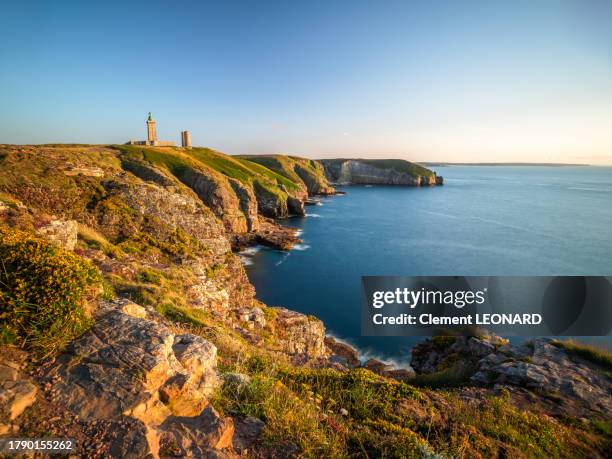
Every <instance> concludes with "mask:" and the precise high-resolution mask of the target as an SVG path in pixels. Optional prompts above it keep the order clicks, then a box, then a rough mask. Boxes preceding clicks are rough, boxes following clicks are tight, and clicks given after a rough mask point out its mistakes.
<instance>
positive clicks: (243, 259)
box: [240, 256, 253, 266]
mask: <svg viewBox="0 0 612 459" xmlns="http://www.w3.org/2000/svg"><path fill="white" fill-rule="evenodd" d="M240 261H241V262H242V264H243V265H244V266H251V265H252V264H253V260H252V259H251V258H249V257H243V256H241V257H240Z"/></svg>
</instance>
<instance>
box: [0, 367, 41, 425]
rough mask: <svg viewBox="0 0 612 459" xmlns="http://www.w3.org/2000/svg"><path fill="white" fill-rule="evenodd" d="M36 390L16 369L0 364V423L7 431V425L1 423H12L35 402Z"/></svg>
mask: <svg viewBox="0 0 612 459" xmlns="http://www.w3.org/2000/svg"><path fill="white" fill-rule="evenodd" d="M37 392H38V389H37V388H36V386H35V385H34V384H33V383H32V382H31V381H30V380H29V379H28V378H27V377H26V376H25V375H24V374H23V373H21V372H20V371H19V370H18V369H16V368H13V367H11V366H8V365H6V364H0V422H1V423H2V424H1V425H2V426H3V427H0V430H7V428H8V424H5V423H4V422H2V421H5V420H6V421H13V420H15V419H16V418H17V417H18V416H19V415H21V413H23V411H24V410H25V409H26V408H27V407H29V406H30V405H32V404H33V403H34V401H35V400H36V394H37Z"/></svg>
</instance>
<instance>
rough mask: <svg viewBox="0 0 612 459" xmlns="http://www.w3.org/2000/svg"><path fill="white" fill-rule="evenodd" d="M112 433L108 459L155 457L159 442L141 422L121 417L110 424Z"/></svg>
mask: <svg viewBox="0 0 612 459" xmlns="http://www.w3.org/2000/svg"><path fill="white" fill-rule="evenodd" d="M112 431H113V434H114V435H113V436H112V438H111V440H110V442H109V444H108V452H109V454H110V457H121V458H126V459H132V458H133V459H137V458H138V459H140V458H151V457H155V456H156V455H157V452H158V449H159V446H158V443H159V441H158V440H157V437H156V435H155V433H153V432H150V431H149V430H148V429H147V427H146V426H145V425H144V423H143V422H142V421H139V420H137V419H133V418H128V417H122V418H120V420H118V421H117V422H114V423H113V424H112ZM151 444H152V445H151Z"/></svg>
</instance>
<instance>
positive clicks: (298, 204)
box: [287, 196, 306, 217]
mask: <svg viewBox="0 0 612 459" xmlns="http://www.w3.org/2000/svg"><path fill="white" fill-rule="evenodd" d="M287 209H288V210H289V213H290V214H292V215H298V216H300V217H303V216H304V215H306V211H305V210H304V201H302V200H301V199H298V198H293V197H291V196H289V197H288V198H287Z"/></svg>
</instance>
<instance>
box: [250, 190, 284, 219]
mask: <svg viewBox="0 0 612 459" xmlns="http://www.w3.org/2000/svg"><path fill="white" fill-rule="evenodd" d="M253 189H254V191H255V196H257V206H258V208H259V212H260V213H261V214H262V215H264V216H266V217H269V218H285V217H287V216H289V208H288V207H287V196H286V195H284V193H283V194H281V193H282V192H280V191H278V190H271V189H268V188H267V187H266V186H264V185H263V184H261V183H260V182H255V183H254V184H253Z"/></svg>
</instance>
